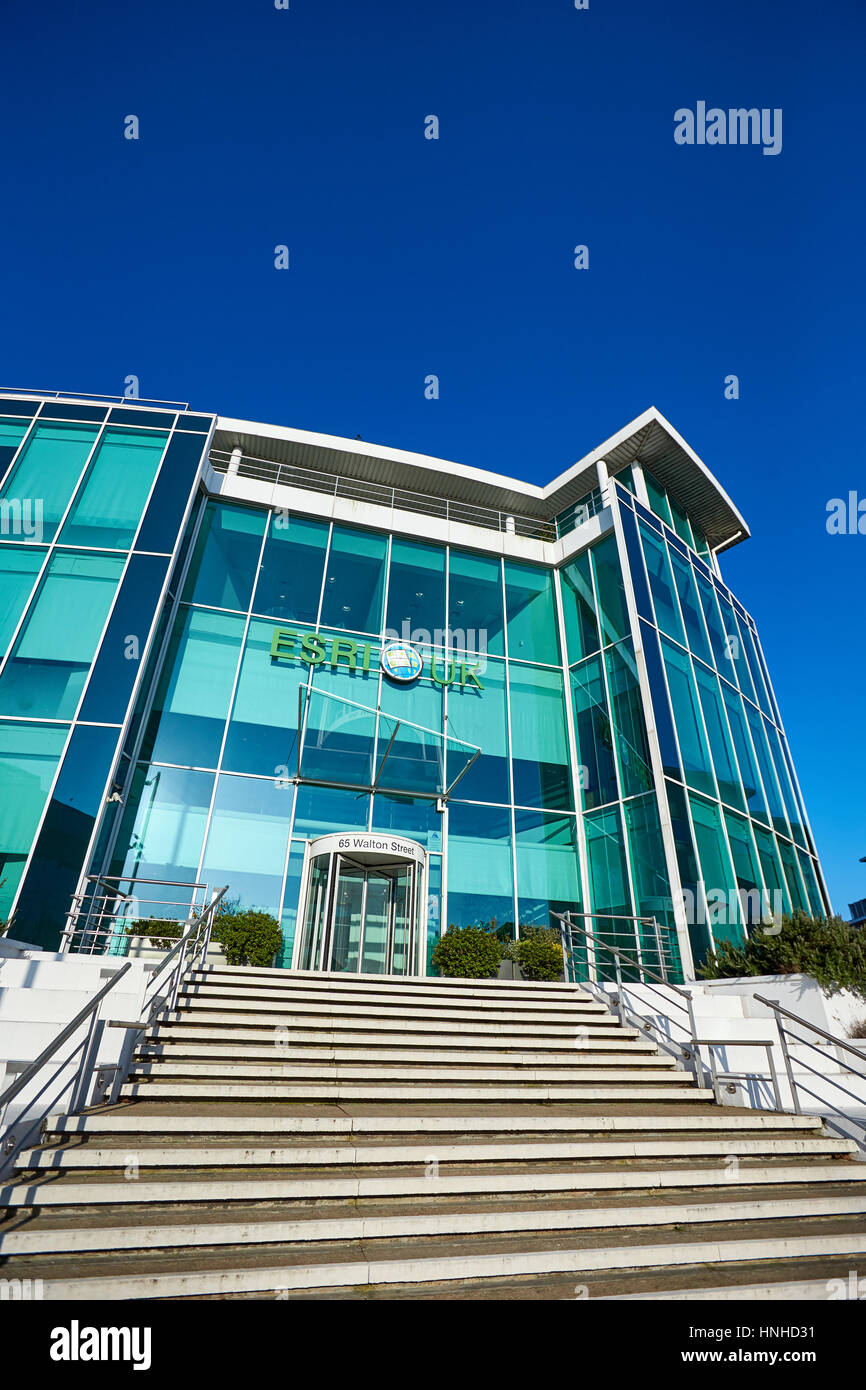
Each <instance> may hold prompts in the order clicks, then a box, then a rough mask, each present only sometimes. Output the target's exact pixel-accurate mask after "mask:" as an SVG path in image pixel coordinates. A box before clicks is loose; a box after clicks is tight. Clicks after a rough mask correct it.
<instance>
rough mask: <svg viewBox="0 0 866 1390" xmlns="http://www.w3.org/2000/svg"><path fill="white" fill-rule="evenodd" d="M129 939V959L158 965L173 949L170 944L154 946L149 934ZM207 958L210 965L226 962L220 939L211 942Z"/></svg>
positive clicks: (127, 957)
mask: <svg viewBox="0 0 866 1390" xmlns="http://www.w3.org/2000/svg"><path fill="white" fill-rule="evenodd" d="M128 940H129V950H128V951H127V952H126V953H125V955H126V959H127V960H141V961H152V962H153V963H154V964H155V965H158V964H159V963H160V962H161V961H162V960H163V959H164V958H165V956H167V955H168V952H169V951H170V950H171V947H170V946H154V944H153V939H152V937H149V936H130V937H129V938H128ZM172 945H174V942H172ZM205 960H206V961H207V962H208V963H209V964H210V965H224V964H225V952H224V951H223V948H222V946H220V944H219V942H218V941H212V942H211V943H210V945H209V946H208V948H207V955H206V956H205Z"/></svg>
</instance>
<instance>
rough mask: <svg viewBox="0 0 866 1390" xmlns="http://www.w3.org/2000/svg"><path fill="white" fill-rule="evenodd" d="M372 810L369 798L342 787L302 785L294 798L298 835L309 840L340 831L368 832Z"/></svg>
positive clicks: (295, 830) (295, 827)
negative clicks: (368, 820) (368, 818)
mask: <svg viewBox="0 0 866 1390" xmlns="http://www.w3.org/2000/svg"><path fill="white" fill-rule="evenodd" d="M369 807H370V798H369V796H368V795H366V794H365V793H362V792H357V791H346V790H344V789H343V788H342V787H310V786H305V785H304V784H303V783H302V784H301V785H300V786H299V787H298V790H297V795H296V797H295V825H294V831H293V833H294V834H295V835H305V836H308V837H309V838H310V839H312V838H314V837H315V836H316V835H326V834H329V833H330V831H332V830H333V829H334V827H335V826H336V827H338V828H339V829H340V830H366V828H367V817H368V812H369Z"/></svg>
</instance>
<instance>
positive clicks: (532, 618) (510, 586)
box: [505, 560, 559, 665]
mask: <svg viewBox="0 0 866 1390" xmlns="http://www.w3.org/2000/svg"><path fill="white" fill-rule="evenodd" d="M505 608H506V613H507V615H508V655H509V656H510V657H511V658H512V659H514V658H517V659H518V660H520V661H540V662H546V663H548V664H550V665H555V664H556V663H557V662H558V661H559V639H558V636H557V631H556V611H555V608H554V603H553V576H552V574H551V572H550V570H546V569H539V568H537V567H536V566H534V565H520V564H517V562H516V561H514V560H506V561H505Z"/></svg>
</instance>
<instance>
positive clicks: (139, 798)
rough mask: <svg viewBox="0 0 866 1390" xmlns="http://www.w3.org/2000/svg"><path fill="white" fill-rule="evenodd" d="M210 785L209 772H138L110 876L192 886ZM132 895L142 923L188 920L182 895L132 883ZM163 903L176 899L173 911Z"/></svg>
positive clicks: (170, 769) (160, 769)
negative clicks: (148, 919)
mask: <svg viewBox="0 0 866 1390" xmlns="http://www.w3.org/2000/svg"><path fill="white" fill-rule="evenodd" d="M213 782H214V777H213V773H212V772H190V771H187V770H185V769H182V768H174V767H157V766H150V767H146V766H144V765H140V766H139V767H137V768H136V770H135V774H134V776H133V781H132V788H131V791H130V795H129V800H128V802H127V805H126V809H125V811H124V816H123V821H122V823H121V827H120V831H119V834H118V839H117V848H116V850H115V855H114V862H113V863H112V866H111V874H112V875H116V876H118V877H121V878H127V879H135V880H143V879H161V880H163V883H175V884H187V883H195V882H197V876H198V865H199V859H200V856H201V848H202V841H203V839H204V832H205V825H206V823H207V814H208V808H209V806H210V800H211V793H212V791H213ZM223 882H225V880H223ZM219 886H220V887H222V883H221V884H220V885H219ZM135 892H136V893H137V895H138V897H139V898H140V899H141V905H140V915H141V916H143V917H149V916H164V917H177V918H180V917H185V916H186V914H187V910H188V905H189V898H186V907H185V906H184V896H185V895H184V893H183V890H182V889H170V890H169V889H167V888H165V887H163V886H160V884H158V883H157V884H147V883H144V882H137V883H136V885H135ZM167 898H172V899H176V902H175V903H174V906H168V905H167V904H166V899H167ZM149 903H150V906H148V904H149Z"/></svg>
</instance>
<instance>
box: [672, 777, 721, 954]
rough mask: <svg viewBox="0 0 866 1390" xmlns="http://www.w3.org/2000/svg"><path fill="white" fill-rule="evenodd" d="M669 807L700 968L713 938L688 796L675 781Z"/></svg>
mask: <svg viewBox="0 0 866 1390" xmlns="http://www.w3.org/2000/svg"><path fill="white" fill-rule="evenodd" d="M665 790H666V791H667V798H668V808H669V810H670V817H671V830H672V832H673V837H674V845H675V847H676V852H677V866H678V868H679V871H680V885H681V887H682V891H683V906H684V909H685V913H686V920H687V922H688V929H689V944H690V946H691V949H692V955H693V957H694V960H695V963H696V964H697V965H700V964H701V962H702V961H704V960H705V959H706V956H707V953H708V952H709V950H710V946H711V938H710V932H709V927H708V925H707V921H706V916H705V914H704V911H703V906H700V904H701V902H702V899H701V891H700V886H699V881H700V879H701V871H700V868H699V867H698V858H697V854H696V852H695V846H694V841H693V839H692V831H691V826H690V824H689V810H688V805H687V802H686V794H685V792H684V791H683V789H682V787H680V786H677V785H676V784H675V783H674V782H666V783H665Z"/></svg>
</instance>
